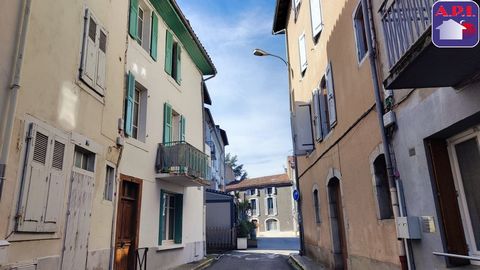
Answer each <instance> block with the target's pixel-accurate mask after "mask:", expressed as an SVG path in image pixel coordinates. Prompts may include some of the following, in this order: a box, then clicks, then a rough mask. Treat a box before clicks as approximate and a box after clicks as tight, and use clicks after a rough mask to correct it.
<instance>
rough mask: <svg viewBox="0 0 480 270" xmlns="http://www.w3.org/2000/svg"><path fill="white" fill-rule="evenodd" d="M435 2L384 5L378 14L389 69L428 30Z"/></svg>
mask: <svg viewBox="0 0 480 270" xmlns="http://www.w3.org/2000/svg"><path fill="white" fill-rule="evenodd" d="M435 1H436V0H394V1H393V2H391V3H390V4H385V3H384V6H383V7H382V9H381V10H380V12H381V13H382V27H383V33H384V37H385V41H386V47H387V54H388V62H389V66H390V68H392V67H393V66H395V64H397V62H398V61H399V60H400V59H401V58H402V56H403V55H404V54H405V53H406V52H408V50H409V49H410V48H411V47H412V45H413V44H415V42H416V41H417V40H418V39H419V38H420V37H421V36H422V35H423V34H424V33H425V32H426V31H427V30H428V29H429V28H430V25H431V24H432V5H433V3H434V2H435ZM385 2H390V1H385Z"/></svg>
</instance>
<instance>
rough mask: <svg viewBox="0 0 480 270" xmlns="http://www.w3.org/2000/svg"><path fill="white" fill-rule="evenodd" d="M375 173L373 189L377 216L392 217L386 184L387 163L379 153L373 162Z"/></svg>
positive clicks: (388, 189) (390, 201) (381, 217)
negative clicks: (375, 197) (375, 196)
mask: <svg viewBox="0 0 480 270" xmlns="http://www.w3.org/2000/svg"><path fill="white" fill-rule="evenodd" d="M373 169H374V173H375V191H376V195H377V204H378V218H379V219H392V218H393V209H392V200H391V198H390V188H389V186H388V176H387V164H386V162H385V156H384V155H383V154H381V155H379V156H378V157H377V158H376V159H375V161H374V162H373Z"/></svg>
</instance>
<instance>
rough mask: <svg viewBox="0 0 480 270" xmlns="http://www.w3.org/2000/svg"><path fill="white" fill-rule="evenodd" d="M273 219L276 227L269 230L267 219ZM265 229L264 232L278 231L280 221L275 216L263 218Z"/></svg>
mask: <svg viewBox="0 0 480 270" xmlns="http://www.w3.org/2000/svg"><path fill="white" fill-rule="evenodd" d="M269 220H273V221H275V223H276V229H275V230H269V229H268V221H269ZM265 231H266V232H279V231H280V221H279V220H278V219H277V218H273V217H269V218H267V219H265Z"/></svg>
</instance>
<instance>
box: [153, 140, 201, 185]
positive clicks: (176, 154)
mask: <svg viewBox="0 0 480 270" xmlns="http://www.w3.org/2000/svg"><path fill="white" fill-rule="evenodd" d="M155 170H156V173H157V174H156V178H157V179H161V180H166V181H169V182H172V183H174V184H178V185H182V186H208V185H210V181H209V178H208V177H209V175H210V166H209V164H208V156H207V155H206V154H205V153H203V152H202V151H200V150H198V149H197V148H195V147H193V146H192V145H190V144H189V143H187V142H183V141H180V142H170V143H165V144H159V145H158V151H157V158H156V162H155Z"/></svg>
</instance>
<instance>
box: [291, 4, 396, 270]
mask: <svg viewBox="0 0 480 270" xmlns="http://www.w3.org/2000/svg"><path fill="white" fill-rule="evenodd" d="M310 1H312V0H310ZM310 1H307V0H303V1H302V3H301V7H300V11H299V13H298V18H297V20H296V21H295V19H294V15H293V12H292V11H291V12H290V13H291V14H290V16H289V19H288V23H287V45H288V56H289V62H290V64H291V66H292V70H293V76H291V77H290V79H291V80H290V83H291V90H294V101H295V102H297V103H298V102H310V101H311V97H312V91H313V89H314V88H316V87H317V86H318V84H319V82H320V80H321V78H322V76H323V75H324V74H325V69H326V66H327V63H328V62H329V61H330V62H331V63H332V70H333V81H334V89H335V90H334V91H335V101H336V111H337V124H336V126H335V127H334V129H333V130H332V131H331V133H330V134H329V135H328V136H327V137H326V138H325V139H324V140H323V142H321V143H318V142H317V143H316V144H315V149H314V150H313V151H312V153H310V154H309V155H307V156H306V157H299V158H298V166H299V169H298V173H299V176H300V180H299V182H300V186H301V187H300V189H301V192H302V211H303V221H304V230H305V243H306V248H307V254H309V255H310V256H312V257H314V259H316V260H318V261H322V262H324V263H325V264H327V265H333V257H332V237H331V228H330V223H329V222H330V221H329V218H328V199H327V189H326V185H327V176H328V174H329V172H330V171H331V170H332V169H335V170H337V171H338V172H339V173H340V175H341V179H340V186H341V190H342V202H343V213H344V216H345V231H346V235H347V236H346V237H347V246H348V255H349V266H350V267H351V268H353V269H367V268H368V269H374V268H378V269H386V268H390V267H391V268H397V267H399V260H398V252H397V246H396V245H397V242H396V234H395V227H394V222H393V220H387V221H379V220H377V215H376V198H375V194H374V187H373V184H372V174H371V171H370V164H369V162H370V161H369V160H370V159H369V156H370V155H371V153H372V152H373V151H374V150H375V148H376V147H377V146H378V145H379V144H380V143H381V138H380V131H379V127H378V120H377V118H376V112H375V111H374V110H372V107H373V106H374V104H375V101H374V92H373V85H372V80H371V73H370V69H369V63H368V62H369V59H368V56H367V57H366V58H365V59H363V60H361V61H359V60H358V59H357V52H356V44H355V35H354V26H353V21H352V17H353V13H354V10H355V8H356V7H357V5H358V3H359V1H358V0H348V1H345V0H344V1H324V0H321V8H322V17H323V30H322V32H321V34H320V37H319V39H318V42H317V43H316V44H315V43H314V41H313V38H312V34H311V33H312V27H311V21H310V6H309V4H310V3H309V2H310ZM303 32H305V34H306V39H305V40H306V54H307V61H308V67H307V70H306V72H305V75H304V77H302V76H301V74H300V67H299V66H300V63H299V49H298V38H299V36H300V35H301V34H302V33H303ZM364 113H366V115H365V117H363V118H361V116H362V115H363V114H364ZM359 119H360V120H359ZM358 120H359V122H358V123H357V124H355V123H356V121H358ZM353 125H355V126H354V127H353V128H352V126H353ZM349 128H352V129H351V130H350V131H349V130H348V129H349ZM310 166H311V168H309V167H310ZM314 188H317V189H318V190H319V196H320V212H321V217H322V222H321V223H320V224H316V222H315V214H314V204H313V198H312V196H313V189H314Z"/></svg>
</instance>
